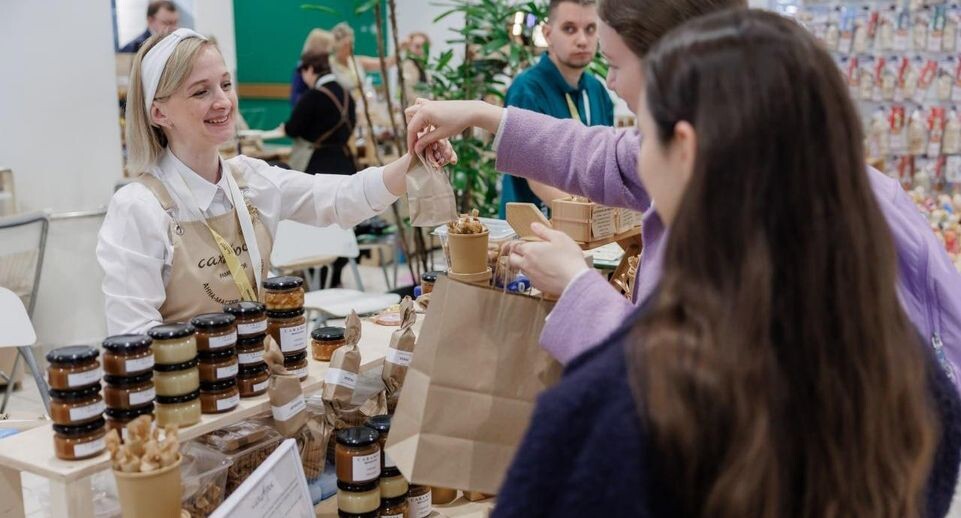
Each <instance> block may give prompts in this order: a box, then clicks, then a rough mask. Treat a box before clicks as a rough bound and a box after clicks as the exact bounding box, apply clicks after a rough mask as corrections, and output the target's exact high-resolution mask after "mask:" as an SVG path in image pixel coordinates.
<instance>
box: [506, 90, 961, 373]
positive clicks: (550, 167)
mask: <svg viewBox="0 0 961 518" xmlns="http://www.w3.org/2000/svg"><path fill="white" fill-rule="evenodd" d="M504 119H505V120H504V121H502V123H501V128H500V130H499V134H498V141H499V144H498V147H497V170H498V171H503V172H505V173H510V174H513V175H517V176H523V177H525V178H529V179H532V180H536V181H539V182H542V183H546V184H548V185H553V186H555V187H557V188H559V189H562V190H564V191H566V192H570V193H574V194H578V195H581V196H586V197H588V198H590V199H591V200H593V201H596V202H598V203H602V204H604V205H611V206H615V207H626V208H630V209H634V210H638V211H642V212H644V218H643V225H644V227H643V229H642V230H643V231H642V236H643V239H644V252H643V254H642V256H641V263H640V266H639V267H638V274H637V282H636V287H635V293H634V300H635V301H642V300H644V299H646V298H647V296H648V295H649V294H650V293H651V291H652V290H653V289H654V287H655V286H656V285H657V282H658V281H659V280H660V277H661V273H662V270H663V260H664V256H663V244H664V242H665V237H666V235H667V232H666V230H665V228H664V224H663V222H661V219H660V218H659V217H658V215H657V213H656V212H654V210H653V209H652V208H651V200H650V196H649V195H648V194H647V191H646V190H645V189H644V186H643V185H642V184H641V180H640V177H639V175H638V173H637V154H638V151H639V150H640V135H639V133H638V132H637V131H636V130H633V129H629V130H617V129H614V128H608V127H601V126H594V127H586V126H584V125H582V124H579V123H578V122H575V121H572V120H559V119H555V118H553V117H549V116H547V115H541V114H539V113H534V112H530V111H527V110H521V109H517V108H508V109H507V111H506V112H505V115H504ZM868 175H869V177H870V180H871V186H872V188H873V189H874V192H875V195H876V196H877V199H878V202H879V204H880V206H881V210H882V211H883V212H884V215H885V217H886V219H887V221H888V224H889V226H890V227H891V233H892V237H893V238H894V241H895V245H896V247H897V251H898V293H899V294H900V296H901V302H902V305H903V306H904V309H905V311H906V312H907V315H908V317H909V318H910V319H911V321H912V322H913V323H914V325H915V326H916V327H917V329H918V331H919V332H920V333H921V334H922V335H923V336H925V337H927V338H928V340H929V342H930V343H931V344H932V346H933V347H934V349H935V354H936V355H937V356H938V358H939V359H940V360H941V362H942V366H944V367H945V368H946V369H947V370H948V376H949V377H950V378H951V380H952V381H953V382H954V383H955V385H956V386H957V385H958V383H959V377H958V376H957V375H956V374H955V373H956V372H957V369H956V366H957V365H959V364H961V275H959V274H958V272H957V271H956V270H955V269H954V266H953V265H952V264H951V261H950V259H949V258H948V256H947V253H946V252H945V251H944V248H943V246H942V245H941V244H940V243H939V242H938V240H937V238H936V237H935V236H934V234H933V233H932V232H931V229H930V228H929V226H928V223H927V222H926V221H925V220H924V217H923V216H922V215H921V214H920V213H919V212H918V210H917V208H916V207H915V206H914V203H913V202H912V201H911V199H910V198H909V197H908V196H907V195H906V194H905V193H904V191H903V190H902V189H901V187H900V185H898V182H897V181H895V180H894V179H891V178H888V177H887V176H885V175H883V174H881V173H879V172H878V171H875V170H873V169H872V170H869V171H868ZM633 309H634V304H632V303H631V302H630V301H628V300H626V299H625V298H624V297H623V296H621V295H620V294H618V293H617V292H616V291H615V290H614V289H613V288H612V287H611V286H610V285H609V284H608V283H607V281H606V280H605V279H604V278H603V277H601V275H600V274H598V273H597V272H591V273H589V274H585V275H581V276H580V277H578V278H577V280H576V281H575V282H574V283H573V284H571V285H570V286H569V287H568V288H567V290H566V291H565V292H564V295H563V296H562V297H561V298H560V300H559V301H558V302H557V304H556V305H555V306H554V311H553V312H552V313H551V316H550V318H549V319H548V321H547V324H546V325H545V326H544V330H543V332H542V333H541V339H540V341H541V345H542V346H543V347H544V348H545V349H546V350H547V351H548V352H550V353H551V354H552V355H553V356H554V357H555V358H557V359H558V360H560V361H561V362H563V363H567V362H568V361H570V360H571V359H573V358H574V357H576V356H578V355H579V354H580V353H582V352H584V351H586V350H588V349H590V348H592V347H594V346H596V345H598V344H600V343H601V342H602V341H603V339H604V338H606V337H607V336H608V335H609V334H610V333H612V332H613V331H614V330H615V329H617V328H618V327H619V326H620V325H621V323H622V322H624V320H625V319H626V318H627V316H628V315H629V314H630V312H631V311H632V310H633ZM942 344H943V347H942Z"/></svg>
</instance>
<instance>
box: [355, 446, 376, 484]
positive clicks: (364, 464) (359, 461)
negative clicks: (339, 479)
mask: <svg viewBox="0 0 961 518" xmlns="http://www.w3.org/2000/svg"><path fill="white" fill-rule="evenodd" d="M353 465H354V480H355V481H357V482H367V481H368V480H374V479H375V478H377V477H379V476H380V452H379V451H378V452H377V453H371V454H370V455H362V456H359V457H354V459H353Z"/></svg>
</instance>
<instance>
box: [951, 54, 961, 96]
mask: <svg viewBox="0 0 961 518" xmlns="http://www.w3.org/2000/svg"><path fill="white" fill-rule="evenodd" d="M951 100H952V101H955V102H959V101H961V59H959V60H956V62H955V66H954V88H952V89H951Z"/></svg>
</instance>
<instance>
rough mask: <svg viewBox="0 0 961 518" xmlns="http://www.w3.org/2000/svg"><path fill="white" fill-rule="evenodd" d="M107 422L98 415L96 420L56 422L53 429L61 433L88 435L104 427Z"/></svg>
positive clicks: (71, 435)
mask: <svg viewBox="0 0 961 518" xmlns="http://www.w3.org/2000/svg"><path fill="white" fill-rule="evenodd" d="M105 424H107V422H106V421H104V419H103V417H98V418H97V419H96V420H94V421H90V422H89V423H83V424H55V425H53V431H54V432H57V433H58V434H59V435H66V436H68V437H76V436H78V435H87V434H89V433H91V432H96V431H97V430H100V429H103V427H104V425H105Z"/></svg>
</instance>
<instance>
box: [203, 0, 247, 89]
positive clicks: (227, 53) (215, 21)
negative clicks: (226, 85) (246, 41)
mask: <svg viewBox="0 0 961 518" xmlns="http://www.w3.org/2000/svg"><path fill="white" fill-rule="evenodd" d="M193 9H194V13H193V17H194V30H195V31H197V32H199V33H200V34H203V35H205V36H213V37H215V38H217V46H218V47H220V52H221V54H223V55H224V61H225V62H226V63H227V70H230V71H231V72H232V73H233V75H234V76H235V77H236V75H237V38H236V36H235V34H234V2H233V0H198V1H197V2H195V3H194V4H193Z"/></svg>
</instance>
